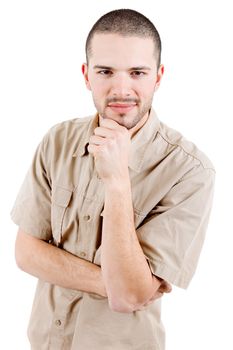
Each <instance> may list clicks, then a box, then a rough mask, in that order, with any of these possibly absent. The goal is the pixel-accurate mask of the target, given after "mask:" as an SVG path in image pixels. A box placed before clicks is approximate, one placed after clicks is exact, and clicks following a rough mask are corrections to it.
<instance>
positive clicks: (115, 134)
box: [12, 10, 215, 350]
mask: <svg viewBox="0 0 233 350" xmlns="http://www.w3.org/2000/svg"><path fill="white" fill-rule="evenodd" d="M86 55H87V63H85V64H83V66H82V72H83V75H84V78H85V83H86V86H87V88H88V89H89V90H90V91H91V92H92V96H93V100H94V104H95V107H96V110H97V113H96V115H95V116H94V117H93V116H91V117H86V118H77V119H74V120H70V121H65V122H63V123H61V124H58V125H56V126H54V127H53V128H51V129H50V130H49V132H48V133H47V134H46V135H45V137H44V138H43V140H42V142H41V143H40V145H39V147H38V149H37V151H36V154H35V156H34V159H33V163H32V165H31V168H30V170H29V172H28V174H27V176H26V178H25V181H24V183H23V185H22V188H21V190H20V192H19V195H18V197H17V200H16V203H15V205H14V208H13V210H12V219H13V220H14V222H15V223H16V224H17V225H18V226H19V231H18V235H17V239H16V261H17V264H18V266H19V267H20V268H21V269H23V270H24V271H26V272H28V273H30V274H32V275H34V276H36V277H38V279H39V280H38V286H37V290H36V295H35V299H34V304H33V308H32V314H31V319H30V323H29V328H28V336H29V340H30V343H31V347H32V349H33V350H43V349H54V350H55V349H56V350H59V349H72V350H74V349H75V350H87V349H88V350H89V349H95V350H100V349H101V350H104V349H117V350H125V349H132V350H136V349H137V350H149V349H154V350H159V349H160V350H161V349H164V348H165V339H164V338H165V337H164V330H163V325H162V323H161V320H160V306H161V298H160V297H161V296H162V295H163V293H169V292H170V291H171V284H174V285H176V286H179V287H181V288H187V286H188V284H189V283H190V280H191V278H192V276H193V274H194V272H195V269H196V266H197V261H198V257H199V254H200V251H201V246H202V243H203V239H204V235H205V231H206V228H207V223H208V218H209V214H210V208H211V203H212V196H213V184H214V177H215V171H214V168H213V165H212V164H211V162H210V161H209V159H208V158H207V157H206V156H205V155H204V154H203V153H202V152H201V151H200V150H199V149H198V148H197V147H196V146H195V145H194V144H193V143H191V142H190V141H188V140H186V139H185V138H184V137H183V136H182V135H181V134H180V133H179V132H177V131H175V130H173V129H171V128H169V127H168V126H166V125H165V124H163V123H162V122H160V121H159V120H158V118H157V116H156V114H155V112H154V110H153V108H152V100H153V95H154V93H155V91H156V90H157V89H158V87H159V85H160V83H161V79H162V76H163V73H164V66H163V65H162V64H161V63H160V57H161V41H160V37H159V34H158V32H157V30H156V29H155V27H154V25H153V24H152V23H151V22H150V21H149V20H148V19H147V18H146V17H144V16H143V15H142V14H140V13H138V12H136V11H133V10H116V11H112V12H110V13H107V14H105V15H104V16H102V17H101V18H100V19H99V20H98V21H97V22H96V23H95V25H94V26H93V28H92V30H91V31H90V33H89V35H88V38H87V42H86Z"/></svg>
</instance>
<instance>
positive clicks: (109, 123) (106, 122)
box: [100, 118, 126, 130]
mask: <svg viewBox="0 0 233 350" xmlns="http://www.w3.org/2000/svg"><path fill="white" fill-rule="evenodd" d="M100 126H104V127H106V128H109V129H115V130H116V129H122V128H124V129H126V128H125V127H124V126H122V125H120V124H119V123H117V122H116V121H115V120H112V119H106V118H101V123H100Z"/></svg>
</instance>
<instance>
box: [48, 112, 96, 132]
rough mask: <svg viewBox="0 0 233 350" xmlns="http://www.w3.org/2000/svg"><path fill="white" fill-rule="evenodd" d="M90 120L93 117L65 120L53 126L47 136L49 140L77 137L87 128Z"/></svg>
mask: <svg viewBox="0 0 233 350" xmlns="http://www.w3.org/2000/svg"><path fill="white" fill-rule="evenodd" d="M92 119H93V115H92V116H87V117H82V118H81V117H79V118H74V119H69V120H65V121H63V122H60V123H57V124H55V125H53V126H52V127H51V128H50V129H49V131H48V133H47V135H48V136H50V138H56V137H59V136H72V135H75V136H76V137H77V136H78V135H79V134H82V133H83V132H84V131H85V130H86V129H87V128H88V126H89V124H90V122H91V121H92Z"/></svg>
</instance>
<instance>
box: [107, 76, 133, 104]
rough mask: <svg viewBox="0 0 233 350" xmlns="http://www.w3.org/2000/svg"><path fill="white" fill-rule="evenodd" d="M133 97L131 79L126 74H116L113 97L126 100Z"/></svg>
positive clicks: (112, 84) (112, 83) (113, 82)
mask: <svg viewBox="0 0 233 350" xmlns="http://www.w3.org/2000/svg"><path fill="white" fill-rule="evenodd" d="M131 95H132V86H131V81H130V78H129V77H128V76H127V75H126V74H124V73H119V74H116V75H115V76H114V77H113V78H112V81H111V96H114V97H116V96H117V97H118V98H124V97H129V96H131Z"/></svg>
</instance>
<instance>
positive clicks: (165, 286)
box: [158, 281, 172, 293]
mask: <svg viewBox="0 0 233 350" xmlns="http://www.w3.org/2000/svg"><path fill="white" fill-rule="evenodd" d="M158 290H159V291H161V292H163V293H171V291H172V286H171V284H170V283H168V282H166V281H163V282H162V283H161V285H160V287H159V289H158Z"/></svg>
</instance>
